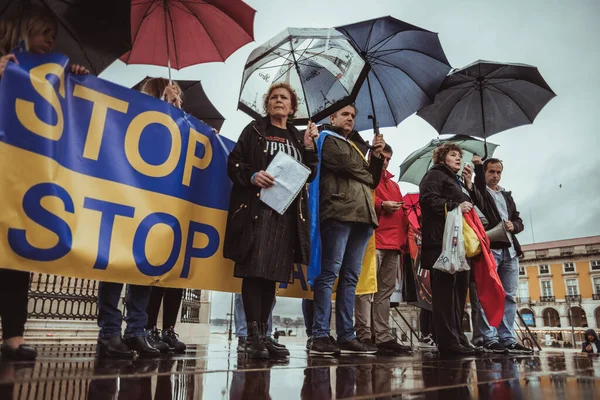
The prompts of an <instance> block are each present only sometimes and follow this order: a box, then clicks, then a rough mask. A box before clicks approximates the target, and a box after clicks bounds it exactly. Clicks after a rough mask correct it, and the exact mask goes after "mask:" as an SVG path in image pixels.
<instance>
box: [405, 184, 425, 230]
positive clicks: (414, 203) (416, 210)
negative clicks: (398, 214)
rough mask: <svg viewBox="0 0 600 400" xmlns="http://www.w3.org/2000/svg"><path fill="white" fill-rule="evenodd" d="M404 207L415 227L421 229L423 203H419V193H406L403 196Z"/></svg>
mask: <svg viewBox="0 0 600 400" xmlns="http://www.w3.org/2000/svg"><path fill="white" fill-rule="evenodd" d="M402 201H403V202H404V204H402V208H403V209H404V213H405V214H406V217H407V218H408V221H409V222H410V224H411V225H412V226H413V228H415V229H417V230H418V229H421V224H420V223H419V218H420V217H421V205H420V204H419V193H406V194H405V195H404V196H402Z"/></svg>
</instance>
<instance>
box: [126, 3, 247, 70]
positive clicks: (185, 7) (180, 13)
mask: <svg viewBox="0 0 600 400" xmlns="http://www.w3.org/2000/svg"><path fill="white" fill-rule="evenodd" d="M255 13H256V11H255V10H254V9H253V8H252V7H250V6H249V5H247V4H246V3H244V2H243V1H241V0H202V1H198V0H132V1H131V37H132V40H133V48H132V49H131V51H130V52H128V53H127V54H125V55H123V56H122V57H121V61H123V62H125V63H126V64H150V65H158V66H163V67H166V66H170V67H173V68H175V69H177V70H178V69H181V68H185V67H188V66H190V65H196V64H201V63H207V62H213V61H225V60H226V59H227V58H228V57H229V56H230V55H231V54H232V53H233V52H235V51H236V50H237V49H239V48H240V47H242V46H243V45H245V44H246V43H249V42H251V41H252V40H254V31H253V25H254V14H255Z"/></svg>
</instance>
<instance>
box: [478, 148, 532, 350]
mask: <svg viewBox="0 0 600 400" xmlns="http://www.w3.org/2000/svg"><path fill="white" fill-rule="evenodd" d="M473 164H474V165H475V186H477V189H478V190H479V191H480V192H481V193H482V194H483V197H484V201H485V208H484V211H483V213H484V215H485V217H486V218H487V219H488V221H489V225H488V230H489V229H493V228H494V227H495V226H497V225H499V224H503V225H504V229H505V231H507V236H508V242H498V241H492V242H491V247H492V252H493V253H494V258H495V259H496V264H497V265H498V276H499V277H500V280H501V281H502V286H503V287H504V291H505V292H506V298H505V300H504V317H503V318H502V322H501V323H500V326H499V327H498V329H497V330H496V329H495V328H494V327H492V326H490V324H489V323H488V320H487V318H486V315H485V313H484V311H483V309H482V307H481V304H480V303H479V302H477V305H476V307H477V315H478V318H477V324H476V325H475V326H474V331H475V332H477V331H479V333H480V335H481V336H482V337H483V346H484V347H485V348H486V350H488V351H491V352H494V353H506V352H508V353H511V354H530V353H533V350H532V349H529V348H527V347H524V346H523V345H521V344H520V343H518V342H517V340H516V339H515V331H514V323H515V316H516V313H517V299H516V297H517V288H518V286H519V259H518V257H519V256H521V255H523V253H522V251H521V245H520V244H519V241H518V240H517V238H516V236H515V235H516V234H518V233H519V232H522V231H523V229H524V227H523V220H522V219H521V217H520V216H519V212H518V211H517V206H516V204H515V201H514V199H513V197H512V194H511V192H508V191H505V190H504V189H503V188H502V187H501V186H500V179H501V178H502V170H503V169H504V165H503V164H502V161H500V160H499V159H497V158H489V159H487V160H486V161H485V162H482V160H481V158H480V157H479V156H473ZM475 332H474V333H475Z"/></svg>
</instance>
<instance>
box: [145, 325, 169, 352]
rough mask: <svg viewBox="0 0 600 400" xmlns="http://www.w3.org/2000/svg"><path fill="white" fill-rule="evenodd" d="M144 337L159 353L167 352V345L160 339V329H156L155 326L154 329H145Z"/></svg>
mask: <svg viewBox="0 0 600 400" xmlns="http://www.w3.org/2000/svg"><path fill="white" fill-rule="evenodd" d="M146 339H148V343H150V346H152V347H154V348H155V349H156V350H158V351H160V352H161V353H168V352H169V345H167V344H166V343H165V342H163V341H162V340H161V339H160V331H159V330H158V329H156V327H155V328H154V329H149V330H147V331H146Z"/></svg>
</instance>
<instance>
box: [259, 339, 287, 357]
mask: <svg viewBox="0 0 600 400" xmlns="http://www.w3.org/2000/svg"><path fill="white" fill-rule="evenodd" d="M265 347H266V348H267V351H268V352H269V358H285V357H289V355H290V351H289V350H288V349H287V348H286V347H285V346H283V345H279V346H276V345H275V341H274V340H273V339H272V338H270V337H266V338H265Z"/></svg>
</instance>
